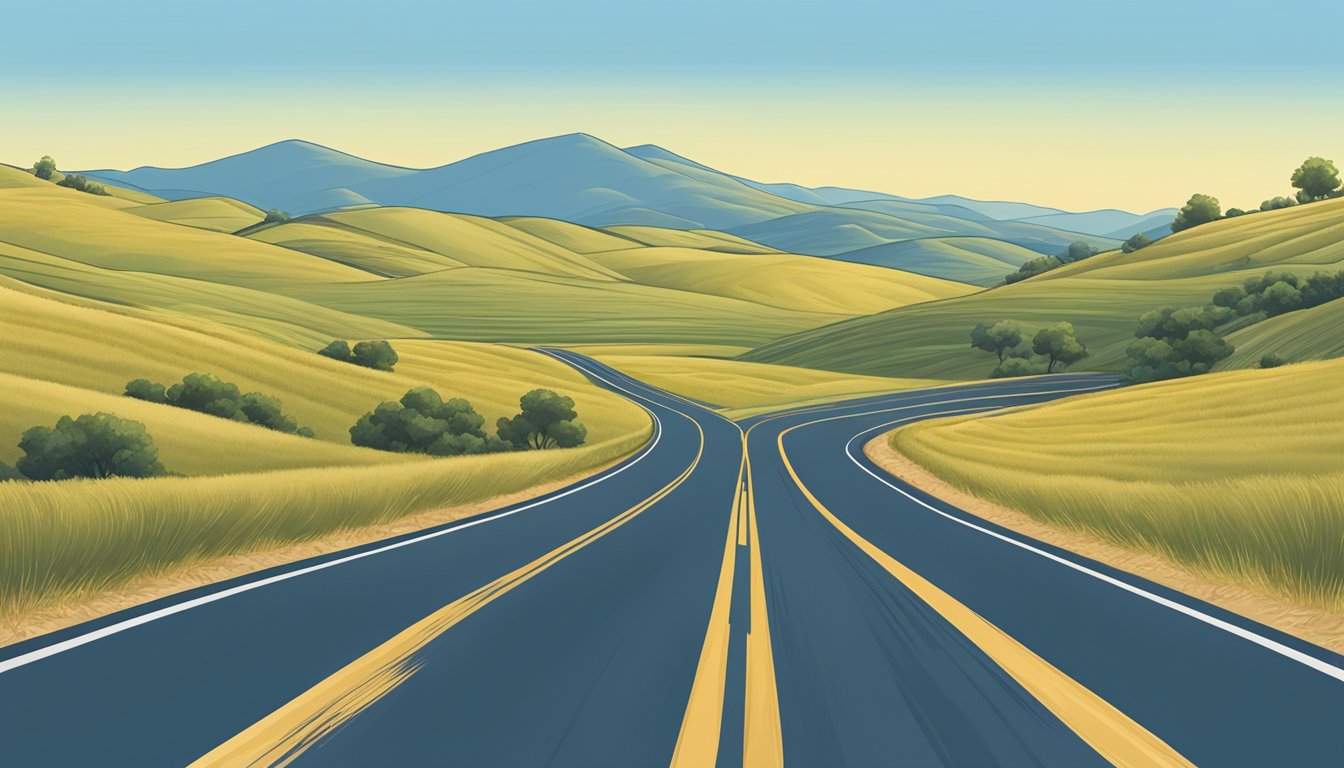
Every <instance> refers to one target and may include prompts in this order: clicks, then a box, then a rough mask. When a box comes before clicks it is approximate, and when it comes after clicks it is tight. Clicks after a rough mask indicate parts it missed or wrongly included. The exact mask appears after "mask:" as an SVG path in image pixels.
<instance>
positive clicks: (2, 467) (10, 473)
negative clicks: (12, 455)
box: [0, 461, 27, 483]
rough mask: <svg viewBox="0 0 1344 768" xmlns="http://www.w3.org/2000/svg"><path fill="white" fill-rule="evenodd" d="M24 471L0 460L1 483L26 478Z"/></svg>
mask: <svg viewBox="0 0 1344 768" xmlns="http://www.w3.org/2000/svg"><path fill="white" fill-rule="evenodd" d="M25 479H27V478H25V477H24V476H23V473H22V472H20V471H19V470H17V469H15V468H13V467H11V466H9V465H8V464H6V463H5V462H3V461H0V483H7V482H9V481H11V480H25Z"/></svg>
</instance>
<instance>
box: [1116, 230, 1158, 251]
mask: <svg viewBox="0 0 1344 768" xmlns="http://www.w3.org/2000/svg"><path fill="white" fill-rule="evenodd" d="M1152 244H1153V239H1152V238H1151V237H1149V236H1148V235H1146V234H1144V233H1142V232H1139V233H1138V234H1136V235H1132V236H1131V237H1130V238H1129V239H1128V240H1126V241H1125V242H1124V244H1123V245H1121V246H1120V250H1121V251H1123V252H1125V253H1133V252H1135V251H1139V250H1143V249H1144V248H1147V247H1148V246H1150V245H1152Z"/></svg>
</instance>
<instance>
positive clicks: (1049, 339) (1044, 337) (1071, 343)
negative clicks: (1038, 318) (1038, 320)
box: [1031, 321, 1087, 373]
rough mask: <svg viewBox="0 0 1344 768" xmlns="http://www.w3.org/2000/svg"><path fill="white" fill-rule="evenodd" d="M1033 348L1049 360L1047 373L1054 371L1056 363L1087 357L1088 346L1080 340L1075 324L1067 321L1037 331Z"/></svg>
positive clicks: (1069, 363) (1071, 362)
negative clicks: (1074, 328) (1074, 327)
mask: <svg viewBox="0 0 1344 768" xmlns="http://www.w3.org/2000/svg"><path fill="white" fill-rule="evenodd" d="M1031 348H1032V350H1033V351H1035V352H1036V354H1038V355H1041V356H1042V357H1045V358H1046V359H1048V360H1049V364H1048V365H1047V366H1046V369H1045V372H1046V373H1054V372H1055V366H1056V365H1071V364H1073V363H1076V362H1078V361H1079V360H1082V359H1083V358H1084V357H1087V347H1086V346H1084V345H1083V343H1082V342H1080V341H1079V340H1078V334H1077V333H1076V332H1075V331H1074V330H1073V324H1072V323H1069V322H1066V321H1060V322H1058V323H1055V324H1054V325H1052V326H1050V327H1049V328H1042V329H1041V330H1039V331H1037V332H1036V336H1035V338H1033V339H1032V340H1031Z"/></svg>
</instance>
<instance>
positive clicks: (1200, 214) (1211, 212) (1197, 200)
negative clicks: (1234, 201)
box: [1171, 195, 1223, 232]
mask: <svg viewBox="0 0 1344 768" xmlns="http://www.w3.org/2000/svg"><path fill="white" fill-rule="evenodd" d="M1222 215H1223V209H1222V205H1221V204H1220V203H1219V202H1218V198H1216V197H1212V196H1210V195H1191V197H1190V199H1189V200H1188V201H1186V203H1185V206H1184V207H1182V208H1181V210H1180V211H1178V212H1177V213H1176V220H1175V221H1173V222H1171V231H1172V232H1180V231H1182V230H1186V229H1190V228H1191V227H1197V226H1199V225H1200V224H1208V223H1209V222H1211V221H1217V220H1218V219H1220V218H1222Z"/></svg>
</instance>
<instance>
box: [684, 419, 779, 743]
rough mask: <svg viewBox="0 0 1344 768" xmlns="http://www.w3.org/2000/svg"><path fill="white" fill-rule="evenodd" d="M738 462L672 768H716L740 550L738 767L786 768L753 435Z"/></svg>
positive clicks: (744, 437)
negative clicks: (743, 617)
mask: <svg viewBox="0 0 1344 768" xmlns="http://www.w3.org/2000/svg"><path fill="white" fill-rule="evenodd" d="M738 431H739V433H740V434H741V438H742V459H741V463H740V465H739V467H738V473H737V490H736V493H735V494H734V496H733V507H732V516H731V518H730V520H729V523H728V535H727V537H726V539H725V541H724V545H723V560H722V563H721V565H720V566H719V584H718V589H717V591H716V592H715V594H714V605H713V608H711V610H710V616H709V628H708V629H707V630H706V632H705V643H704V646H703V647H702V648H701V650H700V661H699V663H698V664H697V666H696V670H695V680H694V681H693V682H692V684H691V695H690V699H689V700H688V701H687V704H686V713H685V715H684V716H683V718H682V722H681V731H680V733H679V734H678V736H677V746H676V750H675V751H674V752H673V755H672V766H673V768H700V767H701V766H709V765H714V763H715V762H716V760H717V758H718V754H719V742H720V737H721V730H722V724H723V712H724V708H725V706H726V702H725V696H726V693H725V689H726V686H727V682H728V650H729V645H730V643H731V638H732V623H731V617H732V612H733V611H732V603H733V583H734V580H735V578H736V573H735V571H736V570H737V550H738V548H739V547H747V548H748V558H749V559H748V562H749V566H748V574H747V578H748V579H750V583H749V589H748V596H749V600H750V602H751V605H750V609H749V610H750V613H749V617H750V618H749V622H750V628H749V629H748V631H747V637H746V673H745V674H746V684H745V695H744V696H743V701H742V708H743V710H742V712H743V739H742V764H743V765H744V766H749V768H755V767H756V766H762V767H766V766H769V767H771V768H773V767H775V766H782V765H783V764H784V737H783V731H782V730H781V728H780V724H779V697H778V695H777V693H776V690H775V661H774V654H773V652H772V651H771V647H770V622H769V615H768V611H767V608H766V603H765V577H764V569H763V568H762V566H761V542H760V537H759V535H758V533H757V525H756V499H755V494H754V493H752V477H751V454H750V453H749V452H748V450H747V440H748V437H749V435H750V430H747V431H746V432H742V431H741V428H739V429H738Z"/></svg>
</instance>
